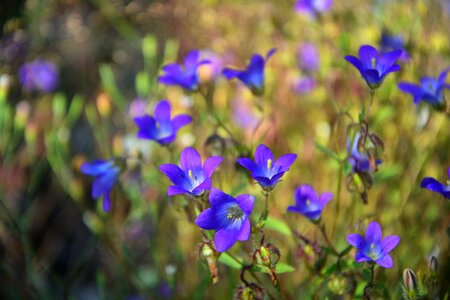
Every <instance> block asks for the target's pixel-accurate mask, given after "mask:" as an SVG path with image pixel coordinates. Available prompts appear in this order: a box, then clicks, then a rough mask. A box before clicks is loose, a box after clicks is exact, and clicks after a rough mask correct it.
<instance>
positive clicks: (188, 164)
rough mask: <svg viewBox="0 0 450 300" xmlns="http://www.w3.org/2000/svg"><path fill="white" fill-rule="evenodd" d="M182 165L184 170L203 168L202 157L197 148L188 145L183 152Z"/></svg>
mask: <svg viewBox="0 0 450 300" xmlns="http://www.w3.org/2000/svg"><path fill="white" fill-rule="evenodd" d="M180 165H181V168H182V169H183V171H185V172H189V171H194V170H199V169H202V168H203V167H202V158H201V156H200V154H199V153H198V151H197V150H195V149H194V148H192V147H186V148H184V149H183V151H182V152H181V157H180Z"/></svg>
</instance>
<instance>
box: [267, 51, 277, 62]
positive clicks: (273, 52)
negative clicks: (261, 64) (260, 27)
mask: <svg viewBox="0 0 450 300" xmlns="http://www.w3.org/2000/svg"><path fill="white" fill-rule="evenodd" d="M275 52H277V49H276V48H272V49H270V50H269V51H268V52H267V54H266V62H267V60H269V58H270V57H271V56H272V55H274V54H275Z"/></svg>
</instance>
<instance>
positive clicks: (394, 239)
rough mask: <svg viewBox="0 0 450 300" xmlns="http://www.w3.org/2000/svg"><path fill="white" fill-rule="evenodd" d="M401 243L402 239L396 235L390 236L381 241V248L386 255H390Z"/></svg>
mask: <svg viewBox="0 0 450 300" xmlns="http://www.w3.org/2000/svg"><path fill="white" fill-rule="evenodd" d="M399 242H400V237H398V236H396V235H390V236H387V237H385V238H384V239H382V240H381V248H382V249H383V250H382V251H383V253H384V254H388V253H389V252H391V251H392V249H394V248H395V247H396V246H397V245H398V243H399Z"/></svg>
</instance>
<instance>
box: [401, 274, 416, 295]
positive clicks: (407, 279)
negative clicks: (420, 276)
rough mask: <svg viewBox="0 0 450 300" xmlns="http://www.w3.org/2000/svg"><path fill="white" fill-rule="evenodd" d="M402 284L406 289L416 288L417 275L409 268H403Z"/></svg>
mask: <svg viewBox="0 0 450 300" xmlns="http://www.w3.org/2000/svg"><path fill="white" fill-rule="evenodd" d="M403 284H404V285H405V288H406V289H407V290H410V291H411V290H416V289H417V276H416V274H415V273H414V271H413V270H411V269H405V270H404V271H403Z"/></svg>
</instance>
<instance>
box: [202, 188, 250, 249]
mask: <svg viewBox="0 0 450 300" xmlns="http://www.w3.org/2000/svg"><path fill="white" fill-rule="evenodd" d="M209 202H210V203H211V207H210V208H208V209H206V210H204V211H203V212H202V213H201V214H200V215H199V216H198V217H197V219H196V220H195V223H196V224H197V225H198V227H200V228H202V229H205V230H217V232H216V234H215V236H214V244H215V246H216V249H217V251H219V252H224V251H227V250H228V249H230V248H231V247H232V246H233V245H234V244H235V243H236V241H246V240H248V238H249V237H250V229H251V226H250V220H249V216H250V214H251V212H252V209H253V204H254V202H255V197H254V196H252V195H247V194H244V195H239V196H237V197H236V198H233V197H232V196H230V195H228V194H225V193H224V192H222V191H220V190H218V189H215V188H212V189H211V192H210V194H209Z"/></svg>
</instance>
